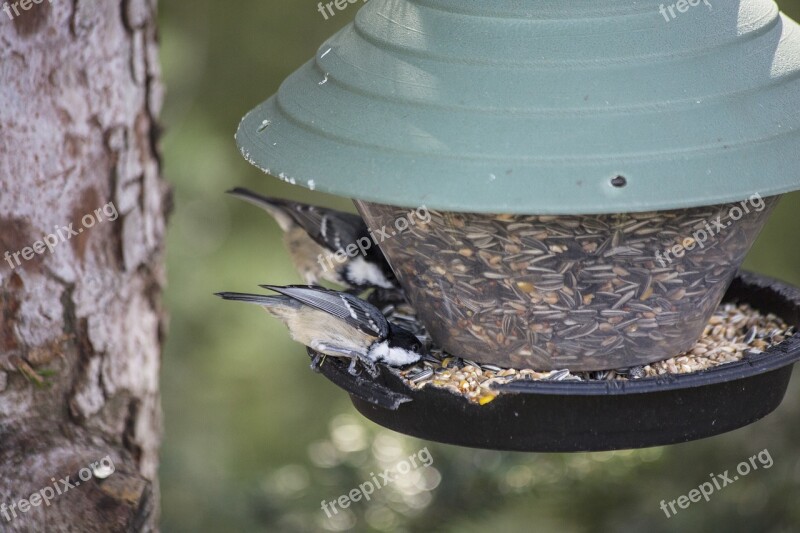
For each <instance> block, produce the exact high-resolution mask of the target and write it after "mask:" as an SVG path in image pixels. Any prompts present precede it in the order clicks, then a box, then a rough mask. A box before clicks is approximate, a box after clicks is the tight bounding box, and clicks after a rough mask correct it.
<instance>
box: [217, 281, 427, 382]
mask: <svg viewBox="0 0 800 533" xmlns="http://www.w3.org/2000/svg"><path fill="white" fill-rule="evenodd" d="M261 287H263V288H265V289H269V290H272V291H275V292H277V293H278V295H277V296H276V295H272V296H265V295H259V294H245V293H238V292H219V293H217V296H219V297H221V298H223V299H225V300H236V301H241V302H249V303H254V304H258V305H260V306H262V307H263V308H264V309H265V310H266V311H267V312H268V313H270V314H271V315H273V316H275V317H277V318H279V319H280V320H281V321H282V322H283V323H284V325H286V327H287V328H289V333H290V334H291V336H292V338H293V339H294V340H296V341H298V342H301V343H303V344H305V345H306V346H308V347H310V348H311V349H313V350H314V351H316V352H318V353H320V354H324V355H331V356H334V357H344V358H348V359H350V367H349V369H348V370H349V371H350V373H351V374H355V373H356V362H360V363H361V364H362V365H363V366H364V367H365V368H366V369H367V371H368V372H369V374H370V375H371V376H372V377H376V376H377V375H378V374H379V371H378V369H377V366H376V365H375V363H377V362H381V361H382V362H384V363H386V364H388V365H391V366H406V365H410V364H412V363H416V362H417V361H419V360H420V359H421V358H422V343H421V342H420V341H419V339H418V338H417V337H416V336H414V335H413V334H412V333H411V332H409V331H407V330H405V329H403V328H400V327H398V326H395V325H393V324H391V323H389V321H387V320H386V317H384V316H383V314H381V312H380V311H379V310H378V308H377V307H375V306H374V305H372V304H370V303H368V302H365V301H364V300H361V299H360V298H357V297H355V296H353V295H352V294H349V293H346V292H339V291H333V290H330V289H326V288H324V287H313V286H303V285H289V286H286V287H278V286H275V285H261ZM318 366H319V358H315V360H314V362H313V363H312V365H311V367H312V368H314V369H316V368H317V367H318Z"/></svg>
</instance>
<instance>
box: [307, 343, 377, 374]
mask: <svg viewBox="0 0 800 533" xmlns="http://www.w3.org/2000/svg"><path fill="white" fill-rule="evenodd" d="M312 348H313V349H314V350H317V351H324V352H325V353H327V354H330V355H336V356H339V357H347V358H348V359H350V366H349V367H347V371H348V372H350V374H351V375H353V376H355V375H356V361H361V363H362V364H363V365H364V367H365V368H366V369H367V372H369V374H370V376H372V377H375V376H376V375H377V374H378V373H379V372H378V369H377V368H376V367H375V364H374V363H373V362H372V361H370V360H369V359H367V357H366V356H365V355H364V354H362V353H361V352H357V351H356V350H351V349H350V348H340V347H338V346H331V345H330V344H324V343H321V342H320V343H315V346H312ZM365 361H366V362H365Z"/></svg>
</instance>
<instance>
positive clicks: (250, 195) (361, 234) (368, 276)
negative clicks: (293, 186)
mask: <svg viewBox="0 0 800 533" xmlns="http://www.w3.org/2000/svg"><path fill="white" fill-rule="evenodd" d="M228 194H231V195H233V196H236V197H237V198H240V199H242V200H245V201H247V202H250V203H251V204H254V205H256V206H258V207H260V208H262V209H264V210H265V211H266V212H267V213H269V214H270V215H272V218H274V219H275V220H276V221H277V222H278V225H279V226H280V227H281V229H282V230H283V232H284V236H283V242H284V245H285V246H286V248H287V249H288V250H289V254H290V255H291V257H292V261H293V262H294V265H295V268H296V269H297V271H298V272H299V273H300V275H301V276H302V277H303V279H304V280H305V282H306V283H309V284H316V283H318V282H319V281H320V280H326V281H330V282H332V283H335V284H337V285H341V286H342V287H345V288H346V289H351V290H354V291H357V292H361V291H364V290H366V289H369V288H373V287H376V288H379V289H395V288H396V287H397V285H396V278H395V276H394V274H393V273H392V269H391V268H390V267H389V263H387V262H386V258H385V257H384V256H383V253H382V252H381V250H380V248H378V246H377V245H375V244H374V242H373V239H372V238H371V234H370V232H369V229H368V228H367V225H366V223H365V222H364V220H362V219H361V217H359V216H358V215H354V214H351V213H345V212H342V211H336V210H334V209H328V208H325V207H318V206H314V205H308V204H303V203H300V202H294V201H290V200H281V199H279V198H269V197H266V196H262V195H260V194H257V193H254V192H252V191H250V190H248V189H245V188H243V187H236V188H235V189H231V190H230V191H228ZM352 252H355V253H352Z"/></svg>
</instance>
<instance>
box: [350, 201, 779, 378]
mask: <svg viewBox="0 0 800 533" xmlns="http://www.w3.org/2000/svg"><path fill="white" fill-rule="evenodd" d="M764 201H765V204H766V207H765V209H763V210H762V211H760V212H755V211H752V212H751V213H749V214H748V215H747V216H744V217H742V218H740V219H739V220H736V221H734V220H732V219H729V218H728V217H727V214H728V212H729V211H730V208H731V207H732V206H734V205H738V204H724V205H716V206H704V207H697V208H690V209H683V210H673V211H658V212H650V213H625V214H616V215H586V216H579V215H575V216H569V215H567V216H556V215H547V216H536V215H513V216H507V215H502V216H497V215H491V214H473V213H458V214H454V213H447V212H439V211H430V214H431V217H430V219H429V222H428V223H427V224H426V225H425V226H424V227H423V226H417V227H416V228H415V230H414V232H413V233H412V232H404V233H402V234H399V235H397V236H396V237H395V238H393V239H392V240H391V241H387V242H385V243H382V246H383V248H384V252H385V253H386V255H387V257H388V258H389V259H390V261H391V263H392V266H393V267H394V269H395V271H396V272H395V273H396V274H397V275H398V277H399V278H400V279H401V280H402V281H403V285H404V286H405V287H406V288H407V289H408V296H409V298H410V300H411V301H412V303H415V304H416V307H417V308H418V310H419V313H420V316H421V317H422V318H423V319H424V322H425V323H426V324H427V325H428V326H429V327H430V328H431V331H430V334H431V336H432V337H433V338H435V339H437V340H438V341H439V342H441V343H443V344H444V347H445V348H450V349H451V350H452V351H453V352H458V353H459V354H460V355H463V356H465V357H469V358H472V359H477V360H480V359H481V358H485V357H486V356H487V353H490V354H491V357H492V359H491V362H492V363H494V364H498V365H499V366H525V365H530V366H540V367H541V368H554V367H555V368H558V367H570V368H586V369H592V368H595V369H596V368H603V367H609V366H618V367H623V366H634V365H638V364H642V363H647V362H648V361H642V357H659V356H660V357H663V358H667V357H668V356H670V355H674V354H675V353H676V351H685V350H689V349H691V347H692V345H691V340H692V339H696V338H697V337H699V336H700V334H701V333H702V331H703V328H704V326H705V325H706V322H707V320H708V317H709V316H711V315H712V314H713V312H714V308H715V306H716V305H717V304H718V302H719V300H720V299H721V297H722V295H723V293H724V289H725V287H726V285H727V284H728V282H729V281H730V280H731V279H732V277H733V276H734V274H735V271H736V269H737V266H738V264H739V263H740V261H741V258H742V257H743V256H744V254H745V253H746V252H747V250H748V248H749V246H750V244H751V242H752V240H753V238H754V236H755V235H756V234H757V233H758V232H759V231H760V229H761V227H762V226H763V223H764V222H765V220H766V218H767V217H768V215H769V212H770V210H771V208H772V207H773V206H774V205H775V203H776V198H775V197H771V198H766V199H765V200H764ZM359 207H360V208H361V211H362V213H363V214H364V215H365V218H366V219H367V221H368V223H369V225H370V227H381V226H387V227H389V225H390V224H392V223H393V221H394V220H395V219H397V218H398V217H399V216H402V215H403V214H404V210H403V208H396V207H391V206H385V205H379V204H372V203H370V204H365V203H361V204H359ZM718 216H722V218H721V220H722V223H723V224H727V225H726V227H725V231H720V232H718V233H716V234H715V235H714V236H713V242H711V241H710V240H709V242H707V243H705V244H706V246H705V247H698V246H695V247H694V249H692V250H688V249H687V250H685V251H684V252H685V253H684V254H683V255H682V257H675V256H674V254H672V255H670V256H668V257H667V259H663V258H664V257H665V255H664V254H665V253H666V251H668V250H670V249H671V248H672V246H674V245H675V243H680V242H684V240H685V239H686V238H687V237H690V238H694V237H693V232H694V231H695V229H694V228H695V226H696V225H697V224H698V221H700V222H702V221H706V220H708V221H713V220H717V217H718ZM454 221H458V222H457V223H454ZM686 242H688V241H686ZM450 254H452V255H450ZM453 256H457V257H458V260H459V263H458V268H453V267H452V265H451V259H452V257H453ZM659 258H662V259H663V261H659ZM662 263H663V264H662ZM444 272H446V273H447V275H445V274H444ZM585 311H588V312H591V313H593V314H594V318H591V317H588V316H582V315H580V313H582V312H585ZM606 311H613V313H612V314H607V313H605V312H606ZM505 314H510V315H513V316H514V317H515V320H514V321H513V322H509V321H507V320H502V319H498V316H500V317H502V316H503V315H505ZM567 320H574V321H576V322H577V323H579V324H581V325H586V324H587V323H588V322H590V321H591V320H594V321H596V322H597V328H596V329H594V326H591V327H590V328H589V329H592V331H591V332H589V333H586V334H584V335H578V336H576V333H577V332H578V329H574V330H567V328H566V327H563V326H565V325H566V324H565V321H567ZM642 320H650V322H640V321H642ZM653 321H655V322H653ZM619 324H625V325H624V326H622V327H618V326H619ZM633 324H635V325H636V327H629V326H631V325H633ZM473 325H478V326H481V327H482V329H476V328H473V327H472V326H473ZM532 325H540V326H543V327H547V328H548V330H547V333H545V332H540V331H536V330H535V329H533V328H532V327H531V326H532ZM747 329H749V328H747ZM746 333H747V330H745V332H744V333H743V334H742V335H744V334H746ZM609 338H611V339H613V340H608V339H609Z"/></svg>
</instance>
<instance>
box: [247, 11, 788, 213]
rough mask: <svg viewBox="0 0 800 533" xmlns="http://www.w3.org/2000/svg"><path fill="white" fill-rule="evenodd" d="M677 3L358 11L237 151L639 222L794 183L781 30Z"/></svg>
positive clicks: (407, 192)
mask: <svg viewBox="0 0 800 533" xmlns="http://www.w3.org/2000/svg"><path fill="white" fill-rule="evenodd" d="M678 4H680V5H681V7H682V9H683V10H679V9H678V8H677V4H675V3H671V4H670V3H667V2H665V1H663V0H662V1H659V0H643V1H638V2H630V1H629V0H492V1H491V2H478V1H476V0H370V2H369V3H367V4H366V5H364V7H363V8H362V9H361V10H360V11H359V12H358V15H357V17H356V20H355V22H354V23H353V24H350V25H348V26H347V27H345V28H344V29H343V30H341V31H340V32H338V33H337V34H336V35H334V36H333V37H331V38H330V39H329V40H328V41H327V42H326V43H325V44H323V45H322V46H321V47H320V49H319V52H318V53H317V55H316V57H315V58H314V59H312V60H311V61H309V62H308V63H306V64H305V65H303V66H302V67H301V68H300V69H299V70H297V71H296V72H295V73H293V74H292V75H291V76H289V78H287V79H286V80H285V81H284V83H283V84H282V85H281V87H280V90H279V91H278V93H277V94H276V95H274V96H272V97H271V98H269V99H268V100H267V101H265V102H264V103H262V104H261V105H259V106H258V107H256V108H255V109H254V110H252V111H251V112H250V113H248V114H247V115H246V116H245V117H244V119H243V120H242V122H241V124H240V126H239V130H238V132H237V135H236V138H237V142H238V144H239V147H240V149H241V151H242V153H243V155H244V156H245V157H246V158H247V160H248V161H250V162H251V163H252V164H254V165H256V166H257V167H259V168H261V169H262V170H264V171H265V172H267V173H270V174H272V175H274V176H277V177H280V178H282V179H285V180H286V181H289V182H291V183H296V184H297V185H301V186H306V187H308V188H311V189H314V188H316V189H318V190H320V191H324V192H327V193H332V194H336V195H341V196H346V197H351V198H357V199H361V200H367V201H373V202H380V203H386V204H392V205H398V206H408V207H415V206H422V205H425V206H427V207H428V208H431V209H441V210H450V211H464V212H484V213H492V212H504V213H528V214H591V213H614V212H628V211H649V210H660V209H673V208H683V207H693V206H699V205H708V204H717V203H723V202H728V201H737V200H743V199H745V198H747V197H749V196H751V195H752V194H754V193H759V194H760V195H762V196H767V195H773V194H778V193H783V192H787V191H790V190H794V189H800V79H798V78H799V77H800V32H798V25H797V24H796V23H795V22H793V21H792V20H790V19H788V18H787V17H785V16H784V15H782V14H780V13H779V11H778V9H777V7H776V6H775V4H774V3H773V2H771V1H769V0H710V1H707V0H687V1H686V3H685V4H684V3H683V2H679V3H678ZM692 4H696V5H692ZM662 6H663V7H662ZM617 176H622V177H623V178H624V180H621V179H620V180H617V181H616V182H614V183H616V184H617V186H614V185H613V184H612V180H613V178H615V177H617ZM622 183H624V186H619V185H621V184H622Z"/></svg>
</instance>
